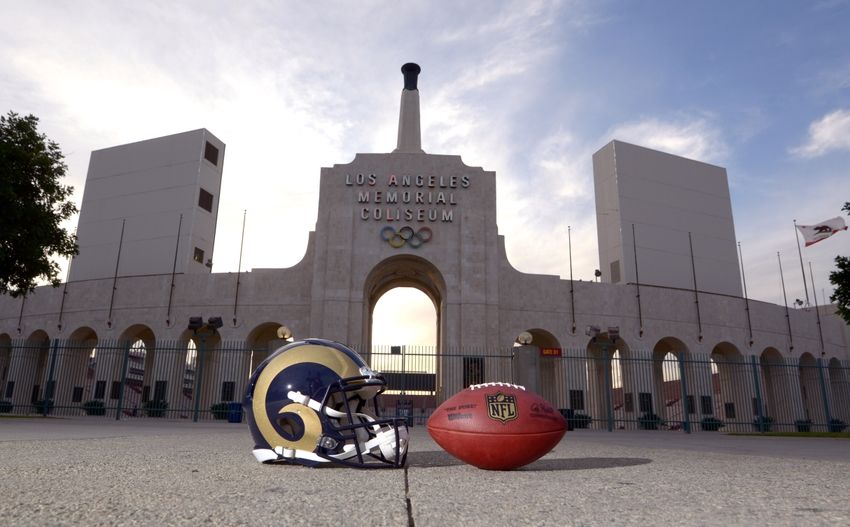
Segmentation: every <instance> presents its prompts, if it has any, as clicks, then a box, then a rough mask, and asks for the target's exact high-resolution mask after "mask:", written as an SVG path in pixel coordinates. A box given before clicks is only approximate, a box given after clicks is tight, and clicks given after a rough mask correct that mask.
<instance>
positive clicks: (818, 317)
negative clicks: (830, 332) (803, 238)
mask: <svg viewBox="0 0 850 527" xmlns="http://www.w3.org/2000/svg"><path fill="white" fill-rule="evenodd" d="M809 276H810V277H811V278H812V295H813V296H814V298H815V314H816V315H817V320H818V335H819V336H820V354H821V355H824V354H825V353H826V350H825V349H824V347H823V328H822V327H821V325H820V309H818V294H817V292H815V275H814V273H812V262H809Z"/></svg>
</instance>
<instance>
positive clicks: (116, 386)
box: [109, 381, 121, 399]
mask: <svg viewBox="0 0 850 527" xmlns="http://www.w3.org/2000/svg"><path fill="white" fill-rule="evenodd" d="M120 395H121V381H112V391H111V392H109V398H110V399H118V397H119V396H120Z"/></svg>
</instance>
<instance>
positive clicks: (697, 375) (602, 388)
mask: <svg viewBox="0 0 850 527" xmlns="http://www.w3.org/2000/svg"><path fill="white" fill-rule="evenodd" d="M527 332H528V333H531V334H532V335H533V337H534V338H533V342H534V343H535V344H537V345H538V346H540V347H541V348H556V349H560V346H559V344H558V341H557V339H556V338H555V337H554V336H553V335H552V334H551V333H549V332H547V331H545V330H541V329H529V330H527ZM540 389H541V395H543V396H544V397H545V398H546V399H548V400H550V401H551V402H552V403H553V404H556V405H558V407H560V408H565V409H569V410H570V411H572V412H580V413H587V414H589V415H592V417H593V419H594V420H595V422H596V423H598V424H599V426H610V425H611V424H613V425H614V426H620V427H629V426H628V425H629V423H630V424H631V426H634V425H635V424H638V423H640V422H641V421H642V420H646V419H648V418H651V419H657V420H658V422H667V423H675V426H682V425H683V424H684V425H685V426H693V427H698V426H700V424H702V423H703V422H704V421H705V422H708V423H711V422H712V420H714V419H717V420H719V421H722V422H723V423H724V424H726V425H735V426H734V427H733V428H750V427H751V426H753V425H754V424H755V423H768V425H769V426H773V427H775V428H777V429H785V430H788V429H808V428H809V427H810V426H811V424H812V423H815V424H820V425H821V427H822V428H824V429H825V428H826V427H828V425H829V423H830V422H836V421H843V422H845V423H847V422H850V364H848V363H847V362H846V361H845V362H842V361H840V360H838V359H837V358H831V359H829V360H826V361H825V360H821V359H818V358H815V357H814V356H813V355H812V354H810V353H804V354H802V355H801V356H800V357H799V358H796V357H784V356H783V355H782V353H781V352H780V351H779V350H777V349H776V348H772V347H769V348H766V349H764V350H762V352H761V353H760V354H758V355H747V356H745V355H744V354H743V353H741V351H740V350H739V349H738V348H737V347H736V346H735V345H734V344H732V343H729V342H720V343H718V344H716V345H715V346H714V347H713V348H712V350H711V352H710V353H708V354H700V353H693V352H691V351H690V350H689V349H688V347H687V345H686V344H685V343H684V342H682V341H681V340H680V339H677V338H675V337H672V336H668V337H664V338H661V339H659V340H658V341H657V342H656V344H655V345H654V346H653V348H652V349H651V350H632V349H631V348H630V346H629V344H628V342H626V341H624V340H623V339H622V338H619V337H616V338H614V339H611V338H609V336H608V335H606V334H604V333H603V334H601V335H599V336H598V337H596V338H591V339H590V340H589V342H588V344H587V347H586V349H585V350H579V351H577V352H567V353H565V354H564V355H562V356H555V357H553V356H546V355H543V356H542V357H541V359H540ZM706 420H707V421H706ZM608 421H611V422H612V423H611V424H609V423H608ZM715 422H716V421H715Z"/></svg>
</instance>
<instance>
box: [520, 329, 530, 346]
mask: <svg viewBox="0 0 850 527" xmlns="http://www.w3.org/2000/svg"><path fill="white" fill-rule="evenodd" d="M533 339H534V337H532V336H531V333H529V332H528V331H523V332H522V333H520V334H519V335H518V336H517V338H516V341H517V342H519V343H520V344H522V345H523V346H525V345H526V344H531V341H532V340H533Z"/></svg>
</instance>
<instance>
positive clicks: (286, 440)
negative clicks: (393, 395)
mask: <svg viewBox="0 0 850 527" xmlns="http://www.w3.org/2000/svg"><path fill="white" fill-rule="evenodd" d="M386 387H387V383H386V381H385V380H384V377H383V376H382V375H381V374H379V373H377V372H374V371H372V369H371V368H369V366H368V365H367V364H366V362H365V361H364V360H363V358H362V357H360V355H358V354H357V352H355V351H354V350H352V349H350V348H348V347H347V346H344V345H342V344H340V343H338V342H333V341H329V340H323V339H305V340H300V341H296V342H293V343H291V344H287V345H286V346H283V347H281V348H279V349H277V350H276V351H275V352H274V353H272V354H271V355H270V356H269V358H267V359H266V360H265V361H263V362H262V363H261V364H260V365H259V366H258V367H257V369H256V371H255V372H254V373H253V374H252V375H251V379H250V380H249V381H248V390H247V393H246V394H245V401H244V402H243V403H242V406H243V408H244V410H245V413H246V414H247V420H248V425H249V426H250V428H251V435H252V436H253V437H254V444H255V447H254V457H255V458H257V461H260V462H264V463H265V462H284V463H297V464H301V465H308V466H319V465H322V464H324V463H334V464H339V465H345V466H353V467H359V468H390V467H395V468H398V467H402V466H404V463H405V461H406V459H407V446H408V440H409V435H408V431H407V425H406V424H405V420H404V419H393V418H389V419H381V418H380V417H379V412H378V395H379V394H380V393H381V392H383V391H384V390H385V389H386ZM370 403H371V407H372V409H369V408H368V407H367V405H369V404H370Z"/></svg>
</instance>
